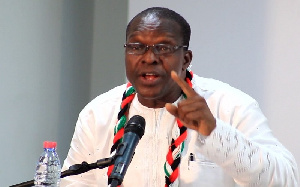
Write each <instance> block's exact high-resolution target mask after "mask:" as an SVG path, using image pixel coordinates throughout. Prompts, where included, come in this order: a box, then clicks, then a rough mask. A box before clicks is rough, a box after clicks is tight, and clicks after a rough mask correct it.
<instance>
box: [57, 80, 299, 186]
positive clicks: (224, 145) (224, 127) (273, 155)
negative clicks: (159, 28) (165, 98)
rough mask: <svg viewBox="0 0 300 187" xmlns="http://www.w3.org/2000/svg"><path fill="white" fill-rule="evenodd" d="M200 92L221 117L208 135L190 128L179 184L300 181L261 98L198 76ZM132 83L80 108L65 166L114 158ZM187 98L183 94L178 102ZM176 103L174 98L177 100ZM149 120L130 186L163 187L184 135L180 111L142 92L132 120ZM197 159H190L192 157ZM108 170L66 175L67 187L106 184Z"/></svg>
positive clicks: (291, 183)
mask: <svg viewBox="0 0 300 187" xmlns="http://www.w3.org/2000/svg"><path fill="white" fill-rule="evenodd" d="M192 83H193V88H194V90H195V91H196V92H197V93H198V94H199V95H201V96H202V97H204V98H205V99H206V102H207V104H208V106H209V108H210V110H211V112H212V113H213V115H214V117H215V118H216V120H217V126H216V128H215V129H214V131H213V132H212V133H211V135H210V136H208V137H203V136H201V135H199V134H198V133H197V132H196V131H193V130H190V129H188V136H187V139H186V140H185V147H184V150H183V152H182V159H181V163H180V174H179V180H178V183H176V184H175V185H174V186H177V185H178V186H179V187H217V186H224V187H237V186H261V187H267V186H278V187H284V186H288V187H296V186H298V169H297V165H296V162H295V159H294V158H293V156H292V155H291V153H290V152H289V151H288V150H286V149H285V148H284V147H283V145H282V144H280V143H279V142H278V140H277V139H276V138H274V136H273V135H272V133H271V130H270V129H269V127H268V124H267V119H266V118H265V116H264V115H263V114H262V112H261V110H260V108H259V106H258V104H257V102H256V101H255V100H254V99H252V98H251V97H250V96H248V95H246V94H245V93H243V92H241V91H239V90H237V89H235V88H233V87H230V86H229V85H228V84H225V83H222V82H220V81H216V80H213V79H205V78H201V77H198V76H197V75H194V78H193V80H192ZM124 91H125V85H122V86H119V87H116V88H114V89H112V90H110V91H109V92H106V93H104V94H102V95H100V96H98V97H97V98H95V99H94V100H93V101H91V102H90V103H89V104H88V105H87V106H86V107H85V108H84V109H83V110H82V111H81V113H80V114H79V118H78V121H77V124H76V128H75V133H74V136H73V139H72V142H71V148H70V150H69V153H68V156H67V158H66V160H65V161H64V166H63V169H62V170H66V169H68V168H69V167H70V166H71V165H74V164H80V163H81V162H82V161H86V162H88V163H94V162H96V161H97V160H99V159H101V158H108V157H110V149H111V146H112V142H113V141H112V139H113V136H114V135H113V128H114V126H115V124H116V122H117V114H118V112H119V110H120V103H121V98H122V94H123V92H124ZM180 99H182V98H179V100H180ZM176 103H177V102H175V104H176ZM133 115H140V116H142V117H144V118H145V120H146V128H145V134H144V136H143V137H142V138H141V140H140V141H139V143H138V145H137V147H136V149H135V155H134V157H133V159H132V162H131V164H130V165H129V168H128V170H127V173H126V175H125V177H124V181H123V183H122V186H124V187H141V186H142V187H163V186H164V184H165V178H164V177H165V174H164V168H163V165H164V163H165V161H166V154H167V151H168V146H169V145H170V141H171V139H172V137H173V138H176V137H177V136H178V135H179V131H178V128H177V124H176V120H175V118H174V116H172V115H171V114H170V113H168V112H167V111H166V109H165V108H157V109H153V108H147V107H145V106H143V105H142V104H141V103H140V102H139V101H138V99H137V97H135V98H134V99H133V101H132V104H131V105H130V108H129V115H128V119H129V118H130V117H132V116H133ZM190 154H193V155H194V161H189V155H190ZM106 173H107V168H104V169H95V170H91V171H89V172H87V173H83V174H80V175H77V176H68V177H65V178H63V179H62V181H61V186H100V187H102V186H107V175H106Z"/></svg>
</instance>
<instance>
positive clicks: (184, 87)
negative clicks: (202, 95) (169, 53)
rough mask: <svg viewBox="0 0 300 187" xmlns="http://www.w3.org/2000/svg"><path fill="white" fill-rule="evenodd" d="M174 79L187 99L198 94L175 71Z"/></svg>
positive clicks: (172, 74) (172, 73) (172, 75)
mask: <svg viewBox="0 0 300 187" xmlns="http://www.w3.org/2000/svg"><path fill="white" fill-rule="evenodd" d="M171 77H172V79H173V80H174V81H175V82H176V83H177V84H178V86H179V87H180V88H181V89H182V91H183V92H184V93H185V95H186V96H187V97H192V96H194V95H195V94H197V93H196V92H195V91H194V90H193V88H191V87H190V86H189V85H188V83H187V82H185V81H184V80H183V79H181V78H180V77H179V76H178V75H177V73H176V72H175V71H172V72H171Z"/></svg>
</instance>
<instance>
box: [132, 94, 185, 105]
mask: <svg viewBox="0 0 300 187" xmlns="http://www.w3.org/2000/svg"><path fill="white" fill-rule="evenodd" d="M180 96H181V92H180V93H178V94H176V95H174V96H171V95H170V96H168V97H167V98H144V97H142V96H141V95H139V94H137V98H138V100H139V102H140V103H141V104H142V105H144V106H146V107H148V108H163V107H165V105H166V103H174V102H175V101H176V100H177V99H178V98H179V97H180Z"/></svg>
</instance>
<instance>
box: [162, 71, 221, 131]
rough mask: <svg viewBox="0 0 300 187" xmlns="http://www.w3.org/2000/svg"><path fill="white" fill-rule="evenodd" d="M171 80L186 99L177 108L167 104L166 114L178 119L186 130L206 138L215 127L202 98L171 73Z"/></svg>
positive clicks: (214, 122)
mask: <svg viewBox="0 0 300 187" xmlns="http://www.w3.org/2000/svg"><path fill="white" fill-rule="evenodd" d="M171 77H172V79H173V80H174V81H175V82H176V83H177V84H178V85H179V86H180V87H181V89H182V91H183V92H184V93H185V94H186V96H187V98H186V99H184V100H181V101H180V102H179V103H178V107H176V106H174V105H172V104H171V103H167V104H166V105H165V107H166V109H167V111H168V112H170V113H171V114H172V115H174V116H175V117H177V118H179V120H180V121H181V122H183V125H184V126H186V127H187V128H190V129H193V130H196V131H197V132H198V133H200V134H202V135H204V136H208V135H210V133H211V132H212V131H213V130H214V129H215V127H216V119H215V118H214V116H213V115H212V113H211V111H210V109H209V108H208V106H207V103H206V101H205V99H204V98H203V97H201V96H200V95H199V94H198V93H196V92H195V91H194V90H193V89H192V88H191V87H190V86H189V85H188V84H187V83H186V82H185V81H184V80H182V79H181V78H180V77H178V75H177V74H176V73H175V72H174V71H172V72H171Z"/></svg>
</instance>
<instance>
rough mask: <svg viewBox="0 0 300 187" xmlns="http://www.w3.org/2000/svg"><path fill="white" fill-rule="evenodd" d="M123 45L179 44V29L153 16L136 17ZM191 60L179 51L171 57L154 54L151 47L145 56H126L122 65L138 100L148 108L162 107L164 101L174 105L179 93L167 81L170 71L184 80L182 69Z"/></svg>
mask: <svg viewBox="0 0 300 187" xmlns="http://www.w3.org/2000/svg"><path fill="white" fill-rule="evenodd" d="M126 40H127V43H141V44H144V45H148V46H150V45H154V44H170V45H174V46H176V45H178V46H181V45H182V36H181V34H180V26H179V25H178V24H177V23H176V22H174V21H170V20H167V19H159V18H158V17H156V16H155V15H149V16H146V17H142V18H137V19H136V20H135V21H134V22H133V23H132V25H131V27H130V29H129V32H128V36H127V39H126ZM191 59H192V53H191V51H185V50H184V49H183V48H179V49H177V50H176V51H175V52H174V53H171V54H162V55H157V54H154V53H153V51H152V48H151V47H150V49H149V50H148V51H146V52H145V54H141V55H136V54H127V53H126V52H125V66H126V75H127V78H128V80H129V81H130V82H131V83H132V85H133V87H134V88H135V89H136V91H137V93H138V98H139V101H140V102H141V103H142V104H143V105H145V106H148V107H153V108H157V107H163V106H164V105H165V103H166V102H174V101H175V100H176V99H177V98H178V97H179V95H180V94H181V89H180V88H179V86H178V85H177V84H176V83H175V82H174V81H173V80H172V79H171V77H170V75H171V71H172V70H173V71H175V72H177V74H178V75H179V76H180V77H182V78H185V71H186V68H187V67H188V66H189V64H190V62H191Z"/></svg>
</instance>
